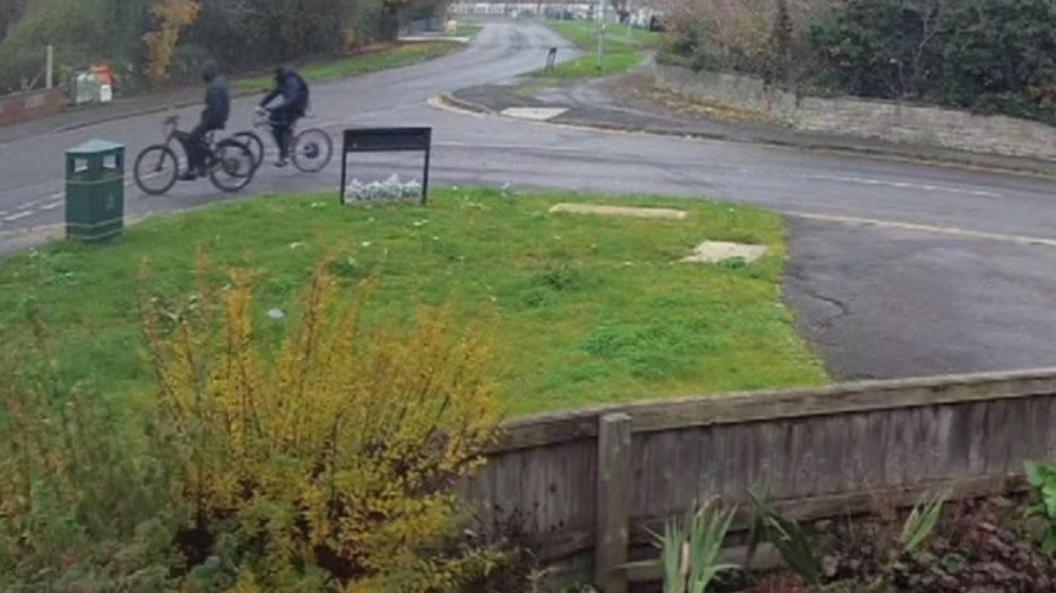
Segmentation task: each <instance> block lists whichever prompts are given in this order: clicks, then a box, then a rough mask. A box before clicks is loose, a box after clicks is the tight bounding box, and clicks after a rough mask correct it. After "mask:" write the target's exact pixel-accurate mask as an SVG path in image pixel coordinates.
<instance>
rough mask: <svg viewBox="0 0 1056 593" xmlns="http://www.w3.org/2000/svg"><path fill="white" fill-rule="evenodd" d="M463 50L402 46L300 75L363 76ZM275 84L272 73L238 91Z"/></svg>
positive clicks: (315, 66) (241, 83) (308, 68)
mask: <svg viewBox="0 0 1056 593" xmlns="http://www.w3.org/2000/svg"><path fill="white" fill-rule="evenodd" d="M461 47H462V46H461V44H459V43H455V42H452V41H429V42H421V43H401V44H397V45H392V46H389V47H385V48H382V49H379V50H375V51H370V52H367V53H363V54H359V55H355V56H350V57H347V58H342V59H340V60H330V61H326V62H315V63H310V64H305V65H302V66H299V67H298V72H300V74H301V76H303V77H304V78H305V79H307V80H309V81H312V82H316V81H320V80H329V79H334V78H345V77H349V76H359V75H362V74H370V73H371V72H378V71H381V70H391V69H393V68H402V67H404V66H410V65H413V64H417V63H419V62H424V61H426V60H431V59H433V58H438V57H440V56H445V55H447V54H450V53H452V52H454V51H456V50H458V49H459V48H461ZM272 84H273V77H272V76H271V75H270V74H268V75H263V76H256V77H253V78H243V79H239V80H236V81H235V82H234V88H235V89H237V90H240V91H265V90H267V89H270V88H271V87H272Z"/></svg>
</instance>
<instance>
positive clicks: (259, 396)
mask: <svg viewBox="0 0 1056 593" xmlns="http://www.w3.org/2000/svg"><path fill="white" fill-rule="evenodd" d="M199 268H200V273H199V278H200V280H199V287H198V292H197V295H196V296H195V297H194V298H192V299H190V300H189V301H188V302H186V303H183V304H180V305H172V304H163V303H161V302H160V301H157V300H154V301H151V302H149V303H145V305H146V306H147V308H146V310H145V315H144V319H145V330H146V335H147V338H148V342H149V344H150V352H151V355H152V360H153V366H154V369H155V371H156V373H157V385H158V400H157V410H158V422H157V435H156V437H157V443H158V445H157V446H158V447H160V448H161V450H164V451H166V454H165V455H164V456H165V457H166V458H167V459H170V460H172V462H173V464H174V467H173V473H174V475H176V476H177V481H178V482H179V483H180V484H181V485H182V496H183V498H185V499H186V500H187V501H189V503H190V504H191V505H192V507H193V517H194V519H193V520H192V524H191V525H190V526H189V527H188V528H187V529H185V530H184V531H183V532H182V533H181V534H180V536H179V537H178V543H179V546H180V547H181V548H182V551H183V552H184V554H185V555H186V556H187V558H188V560H189V563H190V564H191V565H197V564H201V563H202V562H204V561H206V560H207V559H208V558H210V557H222V556H225V555H227V556H230V557H231V558H233V559H234V560H232V561H230V562H229V563H228V564H230V566H231V567H234V568H237V570H234V572H233V573H231V570H229V571H228V572H229V573H231V574H228V575H227V577H226V578H227V579H229V581H230V583H231V588H230V590H232V591H238V592H239V593H252V592H255V591H275V590H301V589H302V588H303V590H306V591H307V590H317V589H315V588H314V587H316V586H319V584H320V583H325V585H323V586H325V589H324V590H333V591H342V592H343V593H360V592H364V593H365V592H367V591H371V592H379V591H390V590H391V591H400V592H401V593H414V592H422V593H426V592H428V593H432V592H438V593H439V592H444V591H457V590H459V587H460V586H461V584H462V583H465V582H468V581H469V580H472V579H476V578H479V576H480V575H481V574H484V573H486V572H487V571H488V570H490V568H491V567H492V566H493V565H494V564H495V563H496V562H497V561H499V560H500V558H499V557H498V555H497V554H496V553H493V552H489V551H487V550H483V549H475V548H472V547H468V546H452V544H451V540H450V539H449V537H450V535H451V534H452V533H455V532H457V526H458V519H459V507H458V504H457V500H456V499H455V497H454V495H453V494H452V493H451V486H452V485H453V484H454V483H455V482H456V481H457V480H459V479H461V478H463V477H464V476H467V475H469V474H471V473H472V472H473V471H474V470H476V469H477V468H479V467H480V465H481V464H482V463H483V455H482V453H483V451H484V450H485V448H486V447H487V446H488V445H489V444H490V443H492V442H493V440H494V439H495V437H496V433H497V426H498V421H499V412H498V409H497V405H496V401H495V387H494V385H493V384H492V383H491V382H490V381H489V380H488V378H487V372H486V368H487V364H488V349H487V347H486V345H485V344H484V342H483V341H482V340H480V339H477V338H472V337H457V336H456V334H457V332H456V331H455V330H454V328H453V327H452V323H451V320H450V317H449V316H448V315H447V314H446V312H444V311H442V310H441V311H432V310H422V311H421V312H420V313H419V315H418V316H417V317H418V318H417V321H416V322H415V324H414V327H413V329H412V330H411V331H410V332H409V333H398V332H393V331H391V330H388V331H387V330H384V329H378V328H368V327H366V324H364V323H363V321H362V318H363V311H364V304H365V302H366V299H367V296H368V295H369V294H370V292H371V288H372V285H373V282H368V283H366V284H364V285H361V286H360V287H359V290H358V291H356V293H355V295H350V294H349V292H350V291H348V290H342V289H340V288H339V286H338V284H337V283H336V281H335V279H334V277H333V276H331V274H330V273H329V272H328V266H327V265H326V263H324V264H321V265H319V266H318V267H317V269H316V271H315V273H314V275H313V277H312V280H311V283H310V285H309V287H308V289H307V290H306V291H305V293H304V295H303V297H302V299H301V301H300V313H299V315H298V316H297V320H296V321H295V322H294V323H292V324H291V326H290V327H289V329H288V331H287V332H286V335H285V339H284V340H283V342H282V345H281V348H279V349H278V351H277V352H270V351H269V349H268V348H267V347H266V346H265V345H263V344H264V343H266V342H267V340H263V339H261V337H260V336H258V335H257V334H256V333H255V332H254V322H253V320H254V316H255V311H256V309H255V307H254V302H253V289H252V287H253V276H252V275H251V274H249V273H247V272H234V273H232V274H231V275H230V282H229V284H228V285H227V286H226V287H224V288H218V287H217V286H216V284H215V283H213V282H210V281H208V280H207V278H209V277H211V276H215V274H211V273H209V270H208V268H209V266H208V265H207V264H201V265H200V266H199ZM273 322H274V323H278V322H279V321H273ZM225 546H226V548H225ZM221 548H225V549H227V550H229V552H230V553H228V552H224V553H223V554H222V553H221V552H220V551H218V550H220V549H221ZM220 564H223V563H220ZM217 570H218V571H219V572H223V570H222V569H217ZM223 588H226V587H223ZM187 590H202V589H194V588H192V589H187Z"/></svg>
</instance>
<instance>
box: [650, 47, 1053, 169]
mask: <svg viewBox="0 0 1056 593" xmlns="http://www.w3.org/2000/svg"><path fill="white" fill-rule="evenodd" d="M656 82H657V84H658V85H659V86H661V87H664V88H667V89H669V90H672V91H675V92H678V93H680V94H683V95H685V96H687V97H690V98H693V99H697V100H699V101H703V102H707V103H714V104H719V105H726V106H730V107H736V108H738V109H743V110H748V111H755V112H757V113H760V114H762V115H763V116H765V117H766V118H767V119H769V120H771V121H773V122H775V123H780V124H783V125H787V126H790V127H792V128H795V129H797V130H802V131H805V132H822V133H829V134H839V135H845V136H854V137H858V138H875V139H879V140H886V141H890V142H903V143H910V144H922V145H927V146H937V147H942V148H953V149H958V150H966V151H970V152H976V153H984V154H998V155H1004V156H1014V157H1031V158H1038V159H1044V160H1056V127H1052V126H1049V125H1045V124H1042V123H1038V122H1032V121H1027V120H1021V119H1015V118H1011V117H1005V116H1000V115H998V116H984V115H974V114H972V113H968V112H966V111H957V110H953V109H942V108H938V107H922V106H915V105H906V104H902V103H896V102H892V101H875V100H868V99H857V98H850V97H843V98H832V99H829V98H820V97H798V96H796V95H795V93H790V92H786V91H782V90H778V89H774V88H767V87H766V85H764V84H763V82H762V81H761V80H759V79H756V78H752V77H747V76H736V75H731V74H722V73H718V72H693V71H692V70H689V69H687V68H681V67H677V66H658V67H657V71H656Z"/></svg>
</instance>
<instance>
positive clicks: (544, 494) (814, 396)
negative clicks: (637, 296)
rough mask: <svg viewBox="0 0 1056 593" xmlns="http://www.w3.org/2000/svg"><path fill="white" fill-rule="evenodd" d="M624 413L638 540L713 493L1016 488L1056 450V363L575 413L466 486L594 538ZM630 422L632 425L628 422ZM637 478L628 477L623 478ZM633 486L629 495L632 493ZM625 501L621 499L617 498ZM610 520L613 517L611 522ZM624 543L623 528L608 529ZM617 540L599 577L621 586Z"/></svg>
mask: <svg viewBox="0 0 1056 593" xmlns="http://www.w3.org/2000/svg"><path fill="white" fill-rule="evenodd" d="M605 416H608V417H610V418H614V417H619V418H625V420H623V422H625V423H627V424H624V425H623V426H627V425H629V427H630V429H631V432H632V434H631V438H630V449H629V451H624V450H623V449H621V450H620V453H619V455H621V456H623V455H625V456H626V458H625V459H624V458H623V457H618V458H611V456H612V453H611V451H610V454H609V457H606V459H605V462H606V463H607V464H609V465H610V466H613V465H612V464H616V465H615V466H613V467H624V466H623V465H622V464H624V463H626V468H627V469H626V472H625V475H624V471H623V470H621V471H620V472H618V473H617V474H615V475H617V476H618V477H617V482H618V481H620V480H622V481H624V482H625V483H624V484H622V486H621V484H619V483H611V481H610V482H606V484H607V486H606V490H607V491H609V492H612V490H611V489H612V488H617V489H620V488H625V489H626V492H627V496H628V497H629V498H628V502H626V503H624V502H622V501H621V502H620V505H619V507H620V508H626V509H627V511H626V512H627V515H628V519H629V523H630V525H631V533H632V540H634V542H637V543H642V542H643V541H647V533H648V532H647V531H646V529H645V527H647V526H651V527H656V526H657V525H658V522H659V521H662V520H664V519H667V518H671V517H677V516H683V515H684V514H685V513H687V512H689V511H690V510H691V509H692V508H693V507H694V505H695V504H697V503H700V502H703V501H705V500H707V499H708V498H710V497H712V496H721V497H722V498H723V499H725V500H726V501H729V502H735V503H745V502H747V492H748V491H749V490H761V489H763V487H764V486H765V487H767V488H768V489H769V491H770V492H771V494H772V496H773V497H774V498H775V499H776V500H777V501H779V503H780V504H781V506H782V507H783V508H786V509H788V510H789V512H790V513H791V514H793V515H796V516H801V517H821V516H834V515H840V514H844V513H850V512H862V511H867V510H870V509H872V510H886V509H880V508H877V507H878V506H880V505H895V504H912V502H913V501H914V500H915V499H916V497H919V496H920V494H921V493H922V492H924V491H928V490H934V489H940V488H942V489H945V488H950V489H952V491H953V492H955V494H957V495H959V496H978V495H980V494H985V493H989V492H992V491H995V490H998V489H1001V488H1006V487H1007V485H1008V483H1009V482H1008V481H1007V477H1008V476H1014V475H1017V474H1020V473H1022V466H1023V462H1024V461H1026V460H1049V459H1054V458H1056V429H1054V428H1053V427H1056V370H1044V371H1028V372H1022V373H1005V374H989V375H979V376H967V377H947V378H938V379H924V380H917V381H894V382H874V383H864V384H853V385H847V386H842V387H836V388H829V389H823V390H817V391H801V392H768V393H760V394H747V395H734V396H729V397H727V398H722V397H710V398H697V399H692V398H687V399H681V400H674V401H669V402H649V403H643V404H634V405H630V406H614V407H610V408H604V409H595V410H586V411H578V412H566V413H561V414H555V415H552V416H545V417H540V418H535V419H524V420H520V421H518V422H516V423H514V424H512V425H511V426H510V428H509V431H508V434H507V435H506V437H505V440H504V442H503V443H502V444H501V445H500V446H498V447H497V448H496V449H495V450H494V451H492V452H491V453H490V457H489V463H488V465H487V466H486V467H485V468H484V470H483V471H482V472H481V473H480V475H478V476H476V477H474V478H473V479H471V480H469V481H467V482H466V483H465V484H463V485H462V486H461V488H460V493H461V495H462V496H463V497H464V498H465V499H466V500H467V501H469V502H471V503H473V504H474V505H475V506H476V508H477V509H478V513H479V517H480V523H481V525H482V526H483V527H485V528H494V529H498V528H501V525H502V524H503V522H504V521H507V520H508V519H509V517H510V516H511V514H515V515H517V516H518V517H519V518H520V523H521V524H522V525H523V526H524V527H525V528H526V529H527V530H528V531H529V532H530V533H531V534H532V535H533V536H535V537H537V538H538V541H539V542H540V543H541V544H542V546H541V547H542V549H543V551H544V556H545V557H547V558H550V559H556V558H564V557H572V556H574V555H576V554H577V553H579V552H583V551H589V550H590V549H592V547H593V546H594V545H595V541H594V540H595V534H596V529H597V525H598V524H599V522H600V523H601V524H603V529H605V530H606V532H608V533H611V532H612V530H611V525H613V524H618V523H619V519H618V517H612V516H609V515H611V513H609V514H602V515H599V513H598V505H599V504H600V503H601V502H604V501H600V500H599V490H598V485H597V484H598V455H599V451H598V431H599V429H598V426H599V421H600V419H601V418H602V417H605ZM621 430H622V429H621ZM619 476H623V477H619ZM617 491H618V490H617ZM610 502H611V500H610ZM603 517H604V520H602V518H603ZM609 541H610V542H611V538H610V539H609ZM611 547H612V546H611V545H609V546H608V549H607V552H606V558H607V560H605V562H606V564H605V565H604V567H603V570H602V571H601V573H600V574H598V575H596V580H597V582H602V583H606V588H609V589H610V590H613V591H622V587H623V586H624V585H625V581H622V582H621V580H620V579H625V576H626V575H625V574H624V572H623V571H622V569H621V570H620V571H617V569H614V568H611V567H610V566H609V565H610V564H612V559H613V558H618V557H620V556H619V554H615V553H614V552H613V550H612V549H611Z"/></svg>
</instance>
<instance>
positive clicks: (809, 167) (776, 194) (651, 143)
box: [0, 21, 1056, 379]
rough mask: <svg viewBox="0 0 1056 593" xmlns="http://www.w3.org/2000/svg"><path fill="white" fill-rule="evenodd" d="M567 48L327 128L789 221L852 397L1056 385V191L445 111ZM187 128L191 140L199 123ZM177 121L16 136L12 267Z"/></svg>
mask: <svg viewBox="0 0 1056 593" xmlns="http://www.w3.org/2000/svg"><path fill="white" fill-rule="evenodd" d="M555 45H556V46H559V47H561V48H562V49H561V50H560V54H559V55H560V56H561V58H562V59H569V58H571V57H573V56H574V55H575V49H574V48H573V47H572V46H571V45H570V44H568V43H567V42H565V41H564V40H563V39H560V38H558V37H557V36H556V35H555V34H554V33H552V32H551V31H549V30H548V29H546V28H545V27H543V26H541V25H538V24H534V23H531V22H521V21H518V22H495V23H489V24H488V25H487V26H486V27H485V29H484V30H483V31H482V32H481V33H480V34H479V35H478V36H477V37H476V38H474V40H473V41H472V42H471V43H470V44H468V46H467V47H466V48H465V49H464V50H463V51H461V52H458V53H456V54H452V55H449V56H445V57H442V58H439V59H437V60H434V61H431V62H428V63H425V64H419V65H415V66H410V67H407V68H402V69H398V70H391V71H386V72H379V73H376V74H371V75H367V76H362V77H358V78H352V79H348V80H341V81H334V82H329V83H325V84H318V85H316V86H315V87H314V89H313V103H314V105H315V108H316V110H317V113H316V117H315V119H314V120H312V121H311V122H309V123H310V124H311V125H314V126H321V127H323V128H324V129H327V130H329V131H330V132H331V133H333V134H335V135H337V134H338V133H339V132H340V130H341V129H343V128H346V127H353V126H389V125H426V126H431V127H433V128H434V130H435V134H434V142H435V146H434V155H433V182H434V183H437V184H441V185H470V184H489V185H505V184H510V185H511V187H513V188H514V189H535V188H563V189H572V190H585V191H587V190H589V191H606V192H618V193H636V192H638V193H658V194H670V195H675V196H683V197H685V198H687V199H698V198H701V197H709V198H717V199H724V200H731V201H735V202H740V203H748V204H757V205H760V206H765V207H768V208H772V209H775V210H777V211H780V212H783V213H784V214H785V215H786V216H788V219H789V221H790V230H791V241H790V249H791V253H792V260H793V261H792V265H791V267H790V270H789V275H788V279H787V282H786V286H785V290H786V296H787V299H788V301H789V302H790V303H791V304H792V305H793V306H794V308H795V311H796V312H797V315H798V319H799V323H800V325H801V326H802V328H803V332H804V334H805V335H806V336H808V337H809V338H810V339H811V341H812V343H813V344H815V345H816V347H817V348H818V350H819V352H820V353H821V354H822V355H823V356H824V357H825V359H826V360H827V362H828V363H829V365H830V368H831V370H832V371H833V373H834V375H836V376H837V377H841V378H847V379H854V378H865V377H876V378H889V377H891V378H893V377H906V376H916V375H928V374H935V373H946V372H973V371H984V370H997V369H1001V370H1011V369H1022V368H1031V367H1038V366H1050V365H1056V308H1054V307H1052V306H1051V304H1052V296H1051V295H1056V274H1054V273H1053V271H1054V270H1056V266H1054V265H1053V264H1056V230H1054V229H1056V181H1053V180H1052V179H1050V178H1047V177H1038V176H1030V175H1022V174H1011V173H1007V172H1001V171H993V170H989V169H974V168H967V167H962V166H941V165H936V164H926V163H921V162H915V161H913V160H902V159H893V158H876V157H874V156H870V155H863V154H858V153H856V152H850V151H840V152H833V151H829V150H808V149H804V148H803V147H800V146H782V145H776V144H773V143H755V142H749V141H746V140H743V139H742V140H731V139H726V138H723V139H715V138H709V137H707V136H700V137H695V138H685V137H681V136H679V135H654V134H647V133H641V132H634V133H632V132H628V131H626V130H622V131H614V130H605V129H595V128H589V127H583V126H574V125H569V124H567V123H566V125H554V124H553V123H551V122H537V121H529V120H519V119H514V118H507V117H497V116H495V115H490V114H487V113H472V114H467V113H465V112H462V111H457V110H453V109H451V108H449V107H447V106H445V105H443V104H441V103H440V102H437V101H435V98H436V97H438V96H441V95H445V94H446V95H452V94H458V91H460V90H463V89H469V88H475V87H486V86H492V85H498V86H505V87H511V86H515V85H516V84H517V77H518V76H519V75H521V74H523V73H525V72H529V71H532V70H536V69H538V68H540V67H541V66H542V65H543V64H544V63H545V60H546V54H547V51H548V50H549V48H550V47H552V46H555ZM560 92H574V93H578V94H579V96H581V97H582V96H586V97H589V96H590V93H598V92H601V91H599V90H598V89H595V88H585V89H574V90H572V91H568V90H562V91H560ZM601 94H603V95H604V94H605V93H604V92H602V93H601ZM601 100H602V99H598V101H601ZM542 101H543V102H545V96H544V98H543V99H542ZM252 106H253V100H252V99H250V98H245V99H239V100H237V101H235V104H234V106H233V111H234V114H235V115H234V116H233V121H232V125H231V126H230V128H229V131H231V132H234V131H237V130H240V129H243V128H246V127H248V125H249V122H250V120H251V111H252ZM620 106H621V108H623V109H630V110H635V109H637V108H636V107H635V106H633V105H626V104H621V105H620ZM174 111H175V112H176V113H178V114H180V115H182V116H184V117H185V118H186V119H185V121H189V119H190V118H191V117H193V116H194V115H195V112H196V111H197V109H196V108H176V109H174ZM625 113H626V112H625ZM628 117H629V116H628ZM161 119H162V115H161V114H158V113H154V114H147V115H134V116H131V117H127V118H123V119H116V120H112V121H106V122H100V123H95V124H93V123H92V122H80V123H78V124H77V125H76V126H75V127H73V128H71V127H70V126H69V124H65V123H64V124H63V125H58V126H57V125H48V123H49V122H41V123H40V125H41V126H43V127H40V128H22V129H21V130H15V131H12V130H9V129H4V130H3V138H4V140H2V141H0V142H2V143H0V251H3V250H6V251H10V250H13V249H21V248H24V247H25V246H27V245H32V244H37V243H39V242H40V241H41V240H43V239H44V238H46V237H48V236H53V235H54V234H55V233H56V232H58V230H59V229H60V228H61V227H60V226H59V225H60V223H61V221H62V216H63V214H62V213H63V210H62V199H61V198H62V175H63V164H62V151H63V150H65V149H66V148H69V147H72V146H74V145H76V144H79V143H81V142H83V141H85V140H87V139H90V138H96V137H99V138H105V139H109V140H112V141H117V142H121V143H124V144H125V145H126V146H127V147H128V150H129V152H130V153H131V154H135V153H136V152H138V151H139V150H141V149H142V148H143V147H144V146H146V145H148V144H150V143H153V142H156V141H158V140H160V134H161ZM420 166H421V164H420V162H418V161H417V160H416V158H415V157H413V156H411V155H407V156H396V157H394V156H393V155H371V156H358V155H357V156H356V157H355V158H354V159H350V167H351V174H352V176H353V177H355V178H358V179H360V180H364V181H366V180H372V179H380V178H385V177H388V176H389V175H391V174H392V173H398V174H400V175H401V176H405V177H409V176H413V175H415V174H416V171H417V170H418V169H420ZM339 178H340V164H339V162H335V163H332V164H331V166H330V167H329V168H328V169H326V170H324V171H323V172H322V173H320V174H317V175H305V174H300V173H297V172H295V171H291V170H288V169H286V170H273V169H271V168H265V169H262V170H261V172H260V173H259V175H258V178H257V179H255V180H254V183H253V186H251V193H256V192H274V193H280V192H292V191H307V190H320V189H331V190H336V189H337V186H338V180H339ZM249 193H250V192H247V194H246V195H243V196H237V195H236V196H230V195H224V194H220V193H218V192H216V191H215V190H213V189H212V188H211V186H209V185H208V183H207V182H197V183H188V184H181V185H178V186H177V187H176V188H174V189H173V191H172V192H171V194H170V195H168V196H166V197H163V198H148V197H145V196H143V195H141V194H139V192H138V191H137V190H136V189H135V188H134V187H129V188H128V193H127V197H128V206H127V210H128V214H129V215H130V216H131V217H134V218H139V217H144V216H152V215H157V214H163V213H166V212H171V211H179V210H185V209H188V208H193V207H196V206H199V205H204V204H209V203H214V202H217V201H221V200H229V199H246V198H248V197H249ZM701 239H702V240H703V239H706V237H702V238H701Z"/></svg>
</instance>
